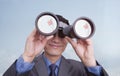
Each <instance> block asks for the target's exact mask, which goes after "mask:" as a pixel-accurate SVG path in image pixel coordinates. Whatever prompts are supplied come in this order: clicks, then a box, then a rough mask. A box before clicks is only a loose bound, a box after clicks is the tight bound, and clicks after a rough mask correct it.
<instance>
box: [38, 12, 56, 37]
mask: <svg viewBox="0 0 120 76" xmlns="http://www.w3.org/2000/svg"><path fill="white" fill-rule="evenodd" d="M36 27H37V29H38V30H39V32H40V33H41V34H43V35H52V34H54V33H55V32H56V31H55V30H57V28H58V21H57V18H56V17H55V16H54V15H53V14H50V13H42V14H40V15H39V16H38V17H37V19H36Z"/></svg>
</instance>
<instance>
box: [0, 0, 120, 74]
mask: <svg viewBox="0 0 120 76" xmlns="http://www.w3.org/2000/svg"><path fill="white" fill-rule="evenodd" d="M45 11H48V12H53V13H55V14H60V15H62V16H64V17H65V18H67V19H68V20H69V22H70V24H72V23H73V22H74V20H75V19H77V18H78V17H81V16H86V17H89V18H91V19H92V20H93V22H94V23H95V25H96V32H95V35H94V36H93V37H92V39H93V42H94V50H95V57H96V59H97V60H98V62H99V63H100V64H101V65H102V66H103V67H104V68H105V69H106V71H107V72H108V73H109V75H110V76H120V66H119V64H120V52H119V51H120V40H119V39H120V34H119V33H120V1H119V0H0V76H2V74H3V73H4V72H5V71H6V70H7V68H8V67H9V66H10V65H11V64H12V63H13V62H14V61H15V60H16V59H17V58H18V57H19V56H20V55H21V54H22V53H23V51H24V45H25V41H26V38H27V36H28V35H29V34H30V32H31V31H32V30H33V28H34V27H35V26H34V25H35V19H36V17H37V15H38V14H39V13H42V12H45ZM64 56H66V57H67V58H71V59H76V60H79V59H78V57H77V56H76V54H75V53H74V51H73V49H72V48H71V45H68V46H67V48H66V51H65V52H64Z"/></svg>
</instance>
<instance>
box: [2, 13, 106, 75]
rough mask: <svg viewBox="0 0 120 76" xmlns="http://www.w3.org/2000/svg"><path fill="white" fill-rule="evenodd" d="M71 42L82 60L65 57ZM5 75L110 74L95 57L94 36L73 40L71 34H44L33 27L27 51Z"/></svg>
mask: <svg viewBox="0 0 120 76" xmlns="http://www.w3.org/2000/svg"><path fill="white" fill-rule="evenodd" d="M56 16H57V17H58V19H59V21H61V22H63V23H65V24H67V25H69V23H68V20H66V19H65V18H63V17H62V16H60V15H56ZM68 42H69V43H70V44H71V45H72V47H73V48H74V50H75V52H76V54H77V56H78V57H79V58H80V59H81V61H82V62H79V61H75V60H70V59H65V58H64V57H63V56H62V53H63V51H64V50H65V48H66V46H67V43H68ZM43 50H44V51H43ZM68 51H69V50H68ZM53 68H54V69H53ZM3 76H108V74H107V73H106V72H105V70H104V69H103V68H102V66H100V65H99V64H98V63H97V62H96V60H95V57H94V49H93V44H92V41H91V39H87V40H81V39H77V40H76V41H74V40H72V39H71V38H69V37H64V38H61V37H59V35H58V33H56V34H55V35H52V36H43V35H41V34H40V33H39V32H38V31H37V30H36V29H34V30H33V32H32V33H31V34H30V35H29V36H28V38H27V40H26V45H25V49H24V53H23V54H22V55H21V56H20V58H19V59H18V60H16V61H15V62H14V63H13V65H12V66H11V67H10V68H9V69H8V70H7V71H6V72H5V73H4V75H3Z"/></svg>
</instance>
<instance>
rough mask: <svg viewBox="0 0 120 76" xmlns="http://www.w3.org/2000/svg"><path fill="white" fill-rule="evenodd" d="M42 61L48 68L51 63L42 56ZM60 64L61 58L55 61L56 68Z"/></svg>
mask: <svg viewBox="0 0 120 76" xmlns="http://www.w3.org/2000/svg"><path fill="white" fill-rule="evenodd" d="M43 59H44V61H45V63H46V65H47V67H49V66H50V65H51V64H52V63H51V62H50V60H49V59H48V58H47V57H46V56H45V55H44V54H43ZM60 62H61V57H60V58H59V59H58V60H57V61H56V63H55V65H57V67H59V66H60Z"/></svg>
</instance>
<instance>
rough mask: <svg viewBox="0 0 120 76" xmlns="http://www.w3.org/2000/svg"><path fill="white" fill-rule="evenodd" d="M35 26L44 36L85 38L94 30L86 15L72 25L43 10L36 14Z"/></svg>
mask: <svg viewBox="0 0 120 76" xmlns="http://www.w3.org/2000/svg"><path fill="white" fill-rule="evenodd" d="M35 26H36V28H37V30H38V31H39V32H40V33H41V34H43V35H45V36H49V35H55V34H58V36H59V37H61V38H64V37H65V36H69V37H70V38H77V39H87V38H90V37H91V36H92V35H93V34H94V31H95V26H94V23H93V22H92V21H91V20H90V19H89V18H87V17H80V18H78V19H76V20H75V21H74V23H73V24H72V25H68V24H66V23H64V22H62V21H60V20H59V19H58V17H57V16H56V15H55V14H53V13H50V12H43V13H41V14H40V15H38V17H37V18H36V21H35Z"/></svg>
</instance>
